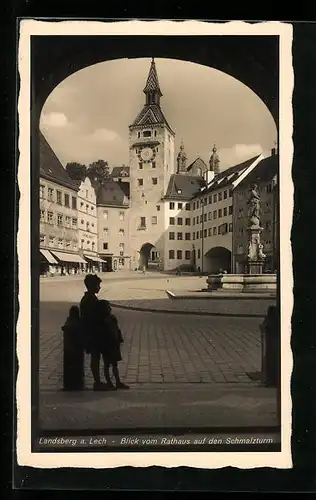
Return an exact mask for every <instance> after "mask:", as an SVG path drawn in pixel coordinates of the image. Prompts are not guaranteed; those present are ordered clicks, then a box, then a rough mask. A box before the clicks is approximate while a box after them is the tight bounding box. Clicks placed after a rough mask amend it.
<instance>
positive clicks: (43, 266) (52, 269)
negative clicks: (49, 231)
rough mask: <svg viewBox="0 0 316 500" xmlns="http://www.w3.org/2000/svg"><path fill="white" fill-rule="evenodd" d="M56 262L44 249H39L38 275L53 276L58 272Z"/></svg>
mask: <svg viewBox="0 0 316 500" xmlns="http://www.w3.org/2000/svg"><path fill="white" fill-rule="evenodd" d="M58 267H59V265H58V261H57V260H56V259H55V257H54V256H53V255H52V254H51V252H50V251H49V250H47V249H45V248H40V275H41V276H54V275H55V274H56V273H57V272H58V271H57V270H58Z"/></svg>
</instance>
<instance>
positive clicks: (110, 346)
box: [98, 300, 129, 389]
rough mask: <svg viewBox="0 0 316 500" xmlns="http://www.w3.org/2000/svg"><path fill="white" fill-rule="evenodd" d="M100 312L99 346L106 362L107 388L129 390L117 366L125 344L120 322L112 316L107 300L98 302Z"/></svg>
mask: <svg viewBox="0 0 316 500" xmlns="http://www.w3.org/2000/svg"><path fill="white" fill-rule="evenodd" d="M98 310H99V317H98V322H99V326H100V331H99V345H100V352H101V354H102V357H103V362H104V376H105V379H106V382H107V386H108V388H116V389H129V386H128V385H126V384H123V382H121V379H120V374H119V369H118V365H117V363H118V361H121V360H122V354H121V347H120V345H121V343H122V342H123V336H122V332H121V330H120V328H119V325H118V321H117V319H116V317H115V316H114V314H112V309H111V306H110V303H109V302H108V301H107V300H100V301H99V302H98ZM110 366H112V370H113V375H114V378H115V383H116V385H115V386H114V385H113V384H112V381H111V377H110Z"/></svg>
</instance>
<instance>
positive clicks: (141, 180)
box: [137, 177, 158, 186]
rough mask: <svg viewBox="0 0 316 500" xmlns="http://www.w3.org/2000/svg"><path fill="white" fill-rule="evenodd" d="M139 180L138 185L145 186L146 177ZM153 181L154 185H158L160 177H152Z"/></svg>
mask: <svg viewBox="0 0 316 500" xmlns="http://www.w3.org/2000/svg"><path fill="white" fill-rule="evenodd" d="M137 182H138V186H143V185H144V179H142V178H140V179H137ZM151 183H152V185H153V186H157V184H158V177H152V178H151Z"/></svg>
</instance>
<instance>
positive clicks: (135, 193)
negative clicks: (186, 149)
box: [129, 59, 175, 269]
mask: <svg viewBox="0 0 316 500" xmlns="http://www.w3.org/2000/svg"><path fill="white" fill-rule="evenodd" d="M143 92H144V94H145V103H144V106H143V108H142V110H141V112H140V113H139V114H138V116H137V117H136V119H135V120H134V122H133V123H132V124H131V125H130V126H129V147H130V228H129V235H130V246H131V257H132V268H133V269H135V268H139V267H143V266H144V265H145V266H146V267H147V265H148V262H150V261H152V260H156V262H158V261H160V262H159V264H160V267H161V268H162V267H163V261H162V260H163V255H164V239H165V231H166V224H165V210H164V202H163V197H164V195H165V193H166V190H167V187H168V183H169V180H170V176H171V175H172V174H173V173H174V139H175V134H174V132H173V130H172V129H171V127H170V125H169V124H168V122H167V120H166V118H165V116H164V114H163V111H162V109H161V107H160V99H161V97H162V92H161V90H160V85H159V80H158V74H157V70H156V64H155V61H154V59H152V61H151V65H150V69H149V74H148V77H147V81H146V85H145V88H144V90H143ZM153 255H154V258H153Z"/></svg>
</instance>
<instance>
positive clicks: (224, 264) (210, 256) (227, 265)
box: [204, 247, 231, 274]
mask: <svg viewBox="0 0 316 500" xmlns="http://www.w3.org/2000/svg"><path fill="white" fill-rule="evenodd" d="M204 265H205V271H206V272H208V273H209V274H217V273H220V272H223V271H226V272H227V273H230V272H231V252H230V251H229V250H228V249H227V248H224V247H214V248H211V249H210V250H209V251H208V252H207V253H206V254H205V262H204Z"/></svg>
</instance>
